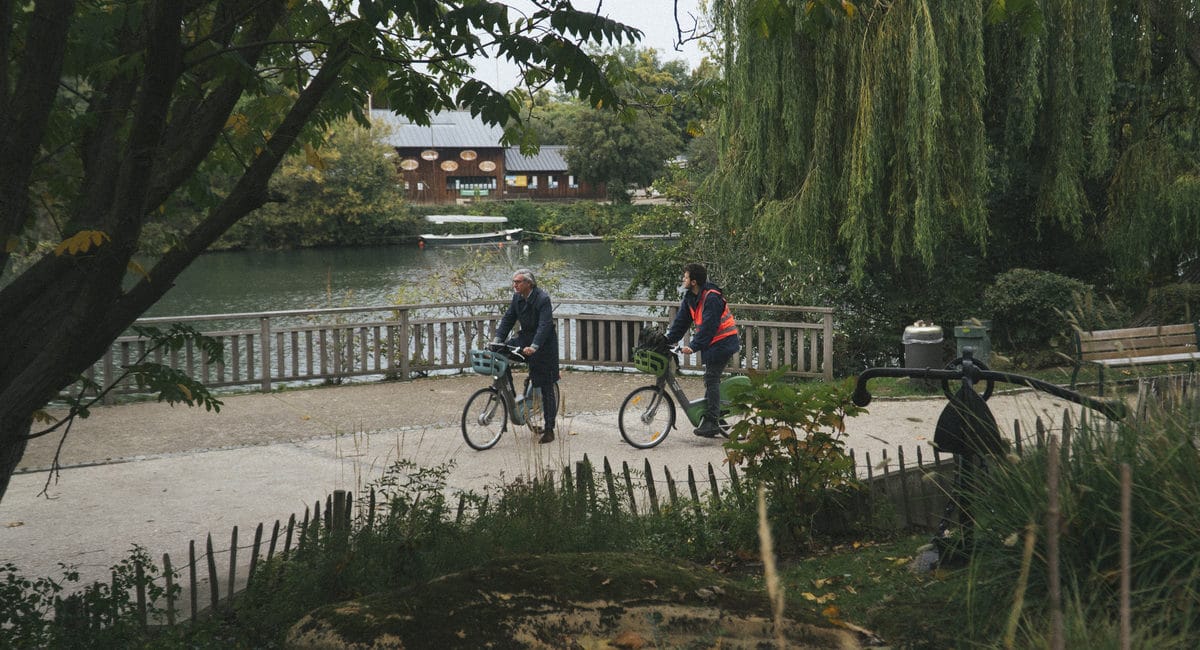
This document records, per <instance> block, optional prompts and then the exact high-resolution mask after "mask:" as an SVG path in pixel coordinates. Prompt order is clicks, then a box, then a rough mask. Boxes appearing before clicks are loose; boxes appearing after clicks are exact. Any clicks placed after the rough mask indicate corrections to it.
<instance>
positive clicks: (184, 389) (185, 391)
mask: <svg viewBox="0 0 1200 650" xmlns="http://www.w3.org/2000/svg"><path fill="white" fill-rule="evenodd" d="M175 386H176V387H178V388H179V392H181V393H183V394H184V395H187V398H188V399H189V400H190V399H192V391H190V390H188V387H187V386H184V385H183V384H175Z"/></svg>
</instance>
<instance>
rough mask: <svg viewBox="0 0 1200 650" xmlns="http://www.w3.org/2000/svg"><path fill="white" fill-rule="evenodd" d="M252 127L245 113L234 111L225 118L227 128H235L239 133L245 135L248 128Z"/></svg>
mask: <svg viewBox="0 0 1200 650" xmlns="http://www.w3.org/2000/svg"><path fill="white" fill-rule="evenodd" d="M249 127H250V120H249V118H247V117H246V116H245V114H243V113H234V114H233V115H230V116H229V119H227V120H225V128H227V129H233V131H234V132H235V133H237V134H238V135H245V133H246V129H248V128H249Z"/></svg>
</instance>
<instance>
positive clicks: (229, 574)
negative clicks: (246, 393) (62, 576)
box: [55, 410, 1075, 629]
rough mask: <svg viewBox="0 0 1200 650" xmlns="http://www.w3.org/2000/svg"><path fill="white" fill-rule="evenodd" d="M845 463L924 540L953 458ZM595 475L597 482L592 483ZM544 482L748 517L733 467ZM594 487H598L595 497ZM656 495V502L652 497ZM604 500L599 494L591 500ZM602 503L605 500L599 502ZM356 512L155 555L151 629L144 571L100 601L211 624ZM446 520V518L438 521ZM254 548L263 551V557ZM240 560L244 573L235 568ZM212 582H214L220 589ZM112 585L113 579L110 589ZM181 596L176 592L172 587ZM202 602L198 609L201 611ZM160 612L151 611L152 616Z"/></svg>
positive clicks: (311, 517)
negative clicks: (209, 618) (158, 598)
mask: <svg viewBox="0 0 1200 650" xmlns="http://www.w3.org/2000/svg"><path fill="white" fill-rule="evenodd" d="M1061 422H1062V426H1061V430H1059V431H1058V432H1057V434H1058V436H1059V437H1060V438H1061V443H1060V445H1061V448H1062V449H1064V450H1069V449H1070V446H1071V433H1072V431H1073V430H1074V429H1075V425H1073V424H1072V422H1071V415H1070V412H1069V411H1067V410H1064V412H1063V416H1062V420H1061ZM1012 432H1013V447H1012V449H1013V451H1014V452H1015V453H1016V454H1017V455H1018V456H1020V455H1022V454H1023V453H1024V451H1025V450H1026V448H1028V447H1029V445H1031V444H1032V445H1033V446H1034V447H1036V448H1038V449H1041V448H1043V447H1045V446H1046V444H1047V439H1048V436H1049V435H1050V433H1051V432H1050V431H1049V430H1048V428H1047V427H1046V425H1045V424H1044V423H1043V421H1042V419H1041V418H1040V417H1039V418H1037V419H1036V420H1035V422H1034V430H1033V432H1032V434H1029V433H1023V432H1022V430H1021V423H1020V421H1014V423H1013V429H1012ZM849 454H850V457H851V459H852V460H853V461H854V465H855V471H856V474H857V475H858V476H859V477H860V479H862V481H863V484H864V488H865V489H864V490H863V492H862V498H860V499H858V500H857V501H856V503H855V505H854V506H852V507H854V508H860V509H861V511H860V512H854V513H849V514H850V518H853V519H855V520H860V521H866V522H867V523H868V525H870V526H872V527H874V528H877V529H902V530H916V531H933V530H936V529H937V528H938V526H939V525H940V524H941V523H942V521H943V517H944V516H945V513H946V511H947V505H948V503H949V501H950V499H949V491H950V485H951V482H952V479H953V471H954V469H955V467H956V461H957V459H958V457H955V456H947V455H945V454H940V453H938V452H937V451H936V450H934V449H929V453H928V455H926V453H925V452H923V451H922V448H921V447H917V448H916V449H915V451H914V452H912V453H911V454H905V452H904V449H903V448H902V447H898V448H897V450H896V457H895V458H894V459H893V458H890V457H889V456H888V453H887V452H886V451H885V452H884V453H883V454H882V456H881V457H880V458H876V459H872V458H871V455H870V454H869V453H868V454H864V455H863V458H862V459H861V461H860V460H859V459H858V458H857V457H856V454H855V453H854V451H853V450H851V451H850V452H849ZM597 474H599V477H598V476H597ZM543 480H546V481H551V482H552V483H553V484H554V485H556V486H557V488H558V489H560V490H562V491H563V492H564V493H567V494H570V495H572V496H573V498H575V499H577V500H578V504H579V506H580V511H581V512H587V513H590V514H592V515H596V514H600V513H601V509H603V508H609V509H613V510H616V509H619V508H625V509H626V510H627V511H628V512H629V513H630V514H632V515H635V516H637V515H638V514H639V513H641V514H648V513H655V514H657V513H658V512H660V511H661V509H662V508H664V507H668V506H669V507H671V508H680V507H691V508H694V509H695V515H696V516H697V517H701V518H702V517H703V514H704V509H703V507H702V505H703V503H704V500H705V499H708V500H710V501H711V502H713V503H720V502H722V501H724V500H733V501H734V502H736V503H737V504H738V506H739V507H753V505H752V503H753V502H752V499H753V498H754V497H753V495H752V494H751V493H750V491H749V490H748V489H747V488H746V487H745V486H744V485H743V481H742V479H741V477H740V476H739V473H738V468H737V467H736V466H734V465H729V466H728V472H727V473H726V472H725V471H724V470H717V469H716V468H714V467H713V465H712V464H711V463H709V464H708V466H707V468H705V469H704V473H703V474H700V475H699V477H698V472H697V471H695V470H694V469H693V468H692V467H691V466H689V467H688V468H687V477H686V479H682V478H677V477H674V476H672V475H671V471H670V469H669V468H668V467H666V466H664V467H663V470H662V475H661V477H659V476H656V474H655V471H654V470H653V468H652V466H651V464H650V460H649V459H646V460H645V464H644V467H643V468H642V470H641V474H640V476H638V473H637V472H636V471H635V470H634V469H632V468H630V467H629V464H628V463H627V462H622V464H621V468H620V470H619V471H616V470H614V468H613V467H612V466H611V464H610V463H609V460H608V458H607V457H606V458H604V459H603V462H602V469H601V470H599V471H597V470H596V468H595V467H594V466H593V465H592V463H591V462H590V461H589V460H588V459H587V457H586V456H585V457H584V460H582V461H579V462H577V463H575V466H574V470H572V468H571V467H570V466H567V467H564V468H563V469H562V470H561V472H560V475H559V478H558V479H557V480H556V479H555V477H554V476H553V475H552V474H551V475H549V476H547V477H546V478H545V479H543ZM681 482H684V483H685V484H686V489H687V493H686V494H684V493H682V488H681V486H680V483H681ZM598 486H602V487H598ZM664 487H665V490H666V492H665V494H663V493H662V492H661V491H660V490H661V489H662V488H664ZM601 489H603V490H604V492H603V493H601V492H600V490H601ZM603 495H606V497H607V498H601V496H603ZM365 500H366V503H359V504H357V508H358V513H357V517H356V516H355V502H354V497H353V495H352V494H351V493H350V492H346V491H343V490H338V491H335V492H334V493H333V494H331V495H328V496H326V497H325V500H324V508H322V502H321V501H316V502H314V504H313V506H312V508H305V511H304V513H303V515H302V516H299V517H298V516H297V515H296V514H292V515H291V516H290V517H289V518H288V520H287V521H286V522H281V521H280V520H276V521H275V522H274V524H273V525H272V526H271V528H270V530H269V531H268V530H267V529H266V528H265V527H264V525H263V524H262V523H260V524H258V526H257V527H256V528H255V530H254V535H253V541H252V542H251V543H250V544H249V545H245V544H244V542H242V541H241V539H240V537H239V530H238V527H237V526H234V528H233V530H232V532H231V534H230V537H229V546H228V548H227V550H226V549H221V548H219V547H214V543H213V538H212V535H211V534H210V535H208V537H207V539H206V540H205V543H204V549H203V552H202V553H201V554H199V555H197V549H196V542H195V541H194V540H193V541H192V542H190V543H189V545H188V558H187V562H186V563H185V564H184V565H183V566H182V567H180V566H179V565H178V564H177V563H176V562H175V561H173V560H172V558H171V557H170V555H169V554H166V553H164V554H163V557H162V566H161V567H158V569H160V571H158V572H157V575H158V576H159V577H158V578H156V581H161V582H162V585H161V586H163V587H165V593H166V594H167V595H166V597H165V601H166V602H165V607H163V609H165V616H164V617H163V618H162V619H161V620H151V617H150V616H149V615H148V614H147V612H148V611H149V609H150V608H149V607H148V602H147V589H146V581H145V579H144V575H145V574H146V569H147V568H146V567H142V566H138V567H137V580H136V583H137V588H136V590H135V593H133V594H128V593H125V594H120V593H110V594H109V597H110V598H125V599H127V600H128V602H129V603H130V604H133V605H134V607H135V608H136V609H135V611H136V612H138V618H139V619H140V622H141V624H142V625H143V626H146V625H163V624H165V625H176V624H179V623H181V622H183V621H185V620H196V619H197V618H198V617H201V616H205V615H211V614H213V613H216V612H219V611H221V608H223V607H227V606H229V604H230V603H231V602H232V601H233V600H234V599H235V597H236V595H237V593H238V592H239V591H240V590H242V589H244V588H245V587H246V586H248V585H249V584H250V583H251V582H252V581H253V580H254V576H255V572H256V569H257V568H258V567H259V566H260V564H261V563H262V562H264V561H265V562H270V561H272V560H273V559H275V558H276V556H277V555H278V556H279V557H280V558H281V559H282V560H283V561H285V562H286V561H287V558H288V557H289V556H291V555H293V554H295V553H298V552H299V551H300V550H301V549H303V548H304V547H305V546H306V545H307V544H311V543H314V542H315V540H317V538H318V535H319V534H320V531H321V529H322V528H323V529H324V530H326V531H328V532H334V531H344V532H347V533H348V532H350V531H353V530H354V529H355V527H364V528H371V527H373V526H374V524H375V520H376V518H377V516H378V514H379V513H378V511H379V508H380V504H378V503H376V494H375V492H374V490H371V491H369V492H368V493H367V494H366V495H365ZM487 507H488V502H487V499H486V498H485V499H484V500H483V501H482V502H481V503H480V504H479V505H478V506H477V508H476V511H475V512H474V515H475V516H481V515H482V514H484V513H485V512H486V509H487ZM447 514H448V513H447ZM470 514H471V513H470V512H468V500H467V498H466V496H465V495H460V497H459V500H458V507H457V509H456V510H455V513H454V519H455V521H456V522H461V521H462V520H463V517H466V516H470ZM264 542H265V544H266V547H265V550H264ZM247 552H248V554H249V557H248V561H247V562H246V564H245V565H243V564H242V561H243V558H244V557H245V555H246V553H247ZM219 555H226V556H227V557H228V560H227V564H226V565H225V567H224V568H223V570H222V567H220V566H219V564H218V556H219ZM177 569H178V570H179V571H181V572H182V573H183V575H184V576H186V588H184V589H180V590H179V591H180V592H181V599H182V602H181V601H180V600H177V599H176V597H175V592H176V589H175V584H176V581H177V580H178V577H177ZM222 576H224V582H223V583H222ZM116 583H117V580H116V576H115V575H114V577H113V585H114V587H115V585H116ZM180 586H181V587H184V585H180ZM88 589H109V588H108V586H107V585H101V584H99V583H97V584H94V585H91V586H90V587H88V588H87V589H85V590H84V591H82V592H79V593H76V594H72V595H69V596H66V597H57V598H56V607H55V612H56V617H57V618H58V619H59V620H60V621H66V620H70V621H74V623H72V625H75V626H76V627H83V628H88V627H89V626H90V627H91V628H92V629H95V628H99V627H103V626H104V625H106V623H107V621H106V619H105V617H104V616H103V615H99V614H98V613H96V612H90V611H88V610H87V603H88V602H92V601H93V600H94V599H89V598H87V592H88ZM202 599H206V600H207V604H205V605H203V606H202V605H201V601H202ZM161 605H162V604H160V606H161ZM181 609H186V610H187V611H186V614H187V616H182V615H181V614H182V612H181Z"/></svg>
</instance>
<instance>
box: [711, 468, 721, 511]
mask: <svg viewBox="0 0 1200 650" xmlns="http://www.w3.org/2000/svg"><path fill="white" fill-rule="evenodd" d="M708 489H709V490H710V494H712V500H713V504H714V505H716V506H717V507H718V508H719V507H720V506H721V489H720V488H719V487H717V473H716V472H715V471H714V470H713V466H712V463H709V464H708Z"/></svg>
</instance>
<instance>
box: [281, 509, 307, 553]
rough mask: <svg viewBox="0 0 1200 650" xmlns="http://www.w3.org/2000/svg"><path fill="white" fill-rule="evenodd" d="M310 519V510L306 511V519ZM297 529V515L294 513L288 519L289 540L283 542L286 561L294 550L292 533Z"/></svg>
mask: <svg viewBox="0 0 1200 650" xmlns="http://www.w3.org/2000/svg"><path fill="white" fill-rule="evenodd" d="M307 518H308V509H307V508H306V509H305V519H307ZM295 528H296V513H294V512H293V513H292V515H291V516H290V517H288V527H287V538H286V539H285V540H284V542H283V559H284V560H286V559H287V556H288V553H289V552H290V551H291V550H292V531H293V530H295Z"/></svg>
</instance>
